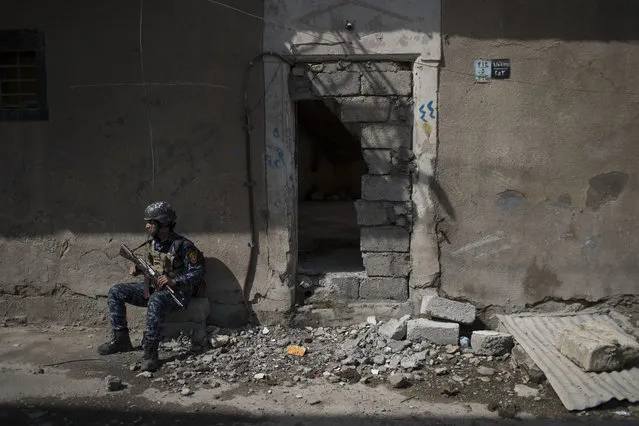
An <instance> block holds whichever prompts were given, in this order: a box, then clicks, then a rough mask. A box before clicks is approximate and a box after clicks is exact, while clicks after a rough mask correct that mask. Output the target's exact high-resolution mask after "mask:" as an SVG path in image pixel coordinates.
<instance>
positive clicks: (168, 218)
mask: <svg viewBox="0 0 639 426" xmlns="http://www.w3.org/2000/svg"><path fill="white" fill-rule="evenodd" d="M144 220H157V221H158V222H159V223H162V224H165V223H170V224H175V222H176V221H177V214H176V213H175V210H174V209H173V207H172V206H171V205H170V204H169V203H167V202H166V201H156V202H155V203H151V204H149V205H148V206H147V207H146V209H144Z"/></svg>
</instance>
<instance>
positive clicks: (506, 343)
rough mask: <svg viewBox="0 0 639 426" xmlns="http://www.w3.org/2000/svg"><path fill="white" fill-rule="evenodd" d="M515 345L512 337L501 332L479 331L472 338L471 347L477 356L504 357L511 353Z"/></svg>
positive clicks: (474, 332)
mask: <svg viewBox="0 0 639 426" xmlns="http://www.w3.org/2000/svg"><path fill="white" fill-rule="evenodd" d="M514 344H515V341H514V339H513V336H512V335H510V334H508V333H500V332H499V331H492V330H478V331H473V334H472V335H471V336H470V346H471V347H472V348H473V353H474V354H475V355H493V356H499V355H504V354H506V353H509V352H510V350H511V349H512V348H513V346H514Z"/></svg>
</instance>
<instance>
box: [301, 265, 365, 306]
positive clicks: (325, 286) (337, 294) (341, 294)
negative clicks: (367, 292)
mask: <svg viewBox="0 0 639 426" xmlns="http://www.w3.org/2000/svg"><path fill="white" fill-rule="evenodd" d="M364 278H365V277H364V275H363V274H352V273H340V272H331V273H327V274H326V275H325V276H324V277H323V278H322V279H320V281H319V285H320V286H319V287H318V288H316V289H315V291H314V294H313V296H312V298H311V301H312V300H332V299H336V300H337V299H357V297H358V295H359V286H360V282H361V281H362V279H364Z"/></svg>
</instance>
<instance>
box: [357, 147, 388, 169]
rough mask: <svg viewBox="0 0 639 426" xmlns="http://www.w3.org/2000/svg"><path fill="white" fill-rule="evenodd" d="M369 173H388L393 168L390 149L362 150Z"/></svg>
mask: <svg viewBox="0 0 639 426" xmlns="http://www.w3.org/2000/svg"><path fill="white" fill-rule="evenodd" d="M362 155H363V157H364V161H365V162H366V165H367V166H368V174H369V175H387V174H389V173H390V171H391V168H392V159H391V150H390V149H365V150H363V151H362Z"/></svg>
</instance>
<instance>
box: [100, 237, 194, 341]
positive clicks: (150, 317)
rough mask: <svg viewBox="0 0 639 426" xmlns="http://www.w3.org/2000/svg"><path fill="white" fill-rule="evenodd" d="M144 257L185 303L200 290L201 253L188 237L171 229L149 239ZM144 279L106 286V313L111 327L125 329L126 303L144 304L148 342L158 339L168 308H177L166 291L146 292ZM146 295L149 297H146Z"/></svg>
mask: <svg viewBox="0 0 639 426" xmlns="http://www.w3.org/2000/svg"><path fill="white" fill-rule="evenodd" d="M146 249H147V253H146V260H147V262H148V263H149V264H150V265H152V266H153V268H154V269H155V270H156V271H157V272H158V274H159V275H163V274H164V275H167V276H168V277H170V278H172V279H173V280H174V281H175V286H173V290H174V291H175V294H176V296H177V298H178V299H180V301H181V302H182V303H183V304H184V306H186V305H187V304H188V302H189V300H190V299H191V297H192V296H193V295H194V294H196V293H197V292H198V291H199V287H200V285H201V284H202V282H203V278H204V264H203V259H202V253H201V252H200V251H199V250H198V249H197V248H196V247H195V245H194V244H193V243H192V242H191V241H190V240H188V239H186V238H184V237H183V236H181V235H178V234H176V233H172V234H171V235H170V236H169V238H168V239H166V240H164V241H159V240H157V239H152V240H150V241H149V242H148V243H147V244H146ZM146 291H148V286H147V285H146V283H123V284H117V285H115V286H113V287H112V288H111V289H110V290H109V298H108V304H109V313H110V317H111V326H112V328H113V331H114V332H115V331H122V330H127V322H126V305H125V304H126V303H130V304H131V305H135V306H146V307H148V308H147V313H146V333H145V336H146V339H147V340H148V341H149V342H150V343H154V342H159V341H160V340H161V337H162V336H161V327H162V324H163V322H164V319H165V317H166V314H167V313H169V312H170V311H173V310H177V309H179V306H178V304H177V303H176V302H175V300H173V297H172V296H171V295H170V294H169V292H167V291H165V290H156V291H152V292H151V294H150V295H149V296H146V294H145V292H146ZM147 297H148V299H147Z"/></svg>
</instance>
